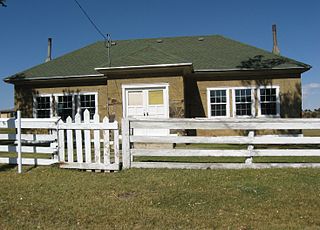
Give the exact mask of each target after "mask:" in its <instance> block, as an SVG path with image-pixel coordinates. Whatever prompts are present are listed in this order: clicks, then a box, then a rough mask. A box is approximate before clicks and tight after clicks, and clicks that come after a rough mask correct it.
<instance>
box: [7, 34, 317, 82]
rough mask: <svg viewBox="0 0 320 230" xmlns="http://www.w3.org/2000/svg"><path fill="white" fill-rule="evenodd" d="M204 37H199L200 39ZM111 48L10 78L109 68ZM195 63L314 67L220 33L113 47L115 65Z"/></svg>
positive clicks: (98, 47)
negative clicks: (109, 50)
mask: <svg viewBox="0 0 320 230" xmlns="http://www.w3.org/2000/svg"><path fill="white" fill-rule="evenodd" d="M200 37H201V38H203V39H199V38H200ZM108 63H109V62H108V56H107V49H106V47H105V43H104V41H99V42H96V43H94V44H91V45H89V46H86V47H83V48H81V49H79V50H76V51H73V52H71V53H68V54H66V55H63V56H61V57H58V58H56V59H53V60H52V61H49V62H46V63H43V64H40V65H37V66H35V67H32V68H30V69H28V70H25V71H22V72H20V73H18V74H15V75H13V76H11V77H9V78H7V80H13V79H19V78H23V79H27V78H37V77H42V78H43V77H48V78H49V77H52V76H71V75H91V74H97V72H96V71H95V70H94V69H95V68H99V67H108ZM174 63H193V67H194V69H195V70H208V69H210V70H218V69H219V70H229V69H273V68H277V69H278V68H280V69H286V68H305V69H308V68H310V67H311V66H309V65H307V64H304V63H301V62H298V61H295V60H292V59H289V58H286V57H283V56H279V55H275V54H273V53H271V52H268V51H265V50H262V49H259V48H256V47H253V46H250V45H247V44H244V43H241V42H238V41H234V40H231V39H228V38H225V37H223V36H220V35H209V36H187V37H171V38H170V37H169V38H161V42H159V39H157V38H153V39H136V40H119V41H115V45H113V46H112V47H111V67H119V66H139V65H156V64H174Z"/></svg>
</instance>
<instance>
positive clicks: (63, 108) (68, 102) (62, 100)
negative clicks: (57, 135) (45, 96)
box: [57, 95, 73, 121]
mask: <svg viewBox="0 0 320 230" xmlns="http://www.w3.org/2000/svg"><path fill="white" fill-rule="evenodd" d="M72 105H73V96H72V95H67V96H65V95H64V96H58V102H57V115H58V116H59V117H61V119H62V120H64V121H65V120H66V119H67V117H69V116H70V117H71V118H73V106H72Z"/></svg>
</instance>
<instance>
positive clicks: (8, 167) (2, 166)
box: [0, 164, 16, 172]
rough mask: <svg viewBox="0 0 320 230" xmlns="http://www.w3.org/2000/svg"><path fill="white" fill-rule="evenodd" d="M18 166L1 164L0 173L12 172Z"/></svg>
mask: <svg viewBox="0 0 320 230" xmlns="http://www.w3.org/2000/svg"><path fill="white" fill-rule="evenodd" d="M15 167H16V165H9V164H1V165H0V172H6V171H10V170H12V169H13V168H15Z"/></svg>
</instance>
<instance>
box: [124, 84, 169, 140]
mask: <svg viewBox="0 0 320 230" xmlns="http://www.w3.org/2000/svg"><path fill="white" fill-rule="evenodd" d="M124 96H125V97H124V104H125V107H124V116H125V117H134V118H168V117H169V103H168V99H169V98H168V85H163V86H155V85H154V86H152V85H145V86H136V87H135V86H131V85H128V86H127V87H125V86H124ZM168 134H169V130H167V129H136V130H135V131H134V135H148V136H165V135H168Z"/></svg>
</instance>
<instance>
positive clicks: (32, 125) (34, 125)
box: [0, 118, 59, 165]
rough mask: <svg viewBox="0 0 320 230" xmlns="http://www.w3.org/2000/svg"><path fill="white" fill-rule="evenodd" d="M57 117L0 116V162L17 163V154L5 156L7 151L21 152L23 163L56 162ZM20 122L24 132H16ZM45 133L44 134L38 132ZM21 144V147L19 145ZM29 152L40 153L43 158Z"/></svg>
mask: <svg viewBox="0 0 320 230" xmlns="http://www.w3.org/2000/svg"><path fill="white" fill-rule="evenodd" d="M58 120H59V119H57V118H50V119H33V118H22V119H21V120H20V119H16V118H0V129H1V130H2V132H1V133H0V163H2V164H18V163H19V162H18V156H5V157H4V155H6V154H7V153H10V154H18V152H19V149H21V153H23V155H22V158H21V161H20V162H21V163H22V164H24V165H50V164H54V163H57V162H58V158H57V151H58V142H57V123H58ZM20 124H21V130H22V132H24V133H21V135H20V133H19V132H17V131H19V130H20V129H18V126H19V125H20ZM39 133H46V134H39ZM20 146H21V147H20ZM30 154H41V155H43V158H42V157H41V156H40V157H33V156H32V155H30Z"/></svg>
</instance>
